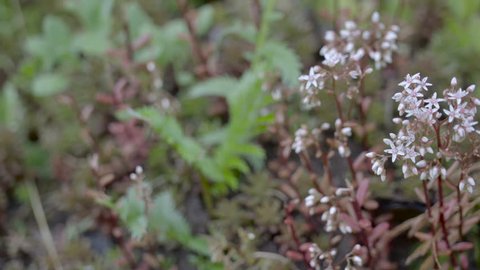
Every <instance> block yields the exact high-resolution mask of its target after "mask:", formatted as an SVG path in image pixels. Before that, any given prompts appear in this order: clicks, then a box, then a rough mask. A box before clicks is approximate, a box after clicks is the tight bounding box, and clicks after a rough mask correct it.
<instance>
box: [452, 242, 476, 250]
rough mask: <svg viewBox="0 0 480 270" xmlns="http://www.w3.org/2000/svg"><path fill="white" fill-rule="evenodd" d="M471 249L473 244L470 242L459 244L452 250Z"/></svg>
mask: <svg viewBox="0 0 480 270" xmlns="http://www.w3.org/2000/svg"><path fill="white" fill-rule="evenodd" d="M472 248H473V244H472V243H470V242H459V243H456V244H455V245H453V247H452V250H454V251H466V250H469V249H472Z"/></svg>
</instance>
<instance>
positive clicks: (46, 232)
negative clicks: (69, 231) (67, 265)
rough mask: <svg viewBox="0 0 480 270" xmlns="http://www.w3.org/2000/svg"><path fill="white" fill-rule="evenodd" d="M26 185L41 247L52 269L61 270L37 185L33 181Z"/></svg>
mask: <svg viewBox="0 0 480 270" xmlns="http://www.w3.org/2000/svg"><path fill="white" fill-rule="evenodd" d="M26 185H27V191H28V196H29V198H30V204H31V206H32V211H33V215H34V216H35V220H36V221H37V225H38V228H39V230H40V235H41V237H42V242H43V245H44V246H45V248H46V249H47V253H48V256H49V257H50V259H51V260H52V262H53V268H54V269H55V270H63V267H62V264H61V262H60V257H59V256H58V252H57V249H56V248H55V242H54V241H53V236H52V232H51V231H50V227H49V226H48V222H47V218H46V216H45V211H43V206H42V201H41V200H40V195H39V194H38V189H37V185H36V184H35V182H34V180H32V181H27V184H26Z"/></svg>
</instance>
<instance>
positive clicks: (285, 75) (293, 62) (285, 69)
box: [260, 42, 301, 87]
mask: <svg viewBox="0 0 480 270" xmlns="http://www.w3.org/2000/svg"><path fill="white" fill-rule="evenodd" d="M260 53H261V55H262V56H263V57H265V60H266V61H267V63H270V64H271V65H272V67H273V68H275V69H276V70H278V71H279V72H280V75H281V77H282V80H283V81H284V82H285V83H286V84H288V85H289V86H291V87H293V86H295V85H297V84H298V77H299V76H300V68H301V63H300V60H299V59H298V56H297V55H296V54H295V53H294V52H293V51H292V50H291V49H290V48H288V47H287V46H285V45H284V44H282V43H278V42H267V43H266V44H265V46H264V47H263V48H262V50H261V52H260Z"/></svg>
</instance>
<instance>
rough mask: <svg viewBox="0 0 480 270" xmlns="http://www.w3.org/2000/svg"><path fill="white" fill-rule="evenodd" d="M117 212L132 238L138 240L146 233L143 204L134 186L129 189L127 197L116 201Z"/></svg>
mask: <svg viewBox="0 0 480 270" xmlns="http://www.w3.org/2000/svg"><path fill="white" fill-rule="evenodd" d="M117 212H118V213H119V215H120V218H121V220H122V221H123V222H124V223H125V224H126V226H127V227H128V229H129V230H130V232H131V233H132V236H133V237H134V238H136V239H139V238H141V237H142V236H143V235H144V234H145V233H146V231H147V217H146V216H145V202H144V201H143V200H142V197H141V195H140V194H138V189H137V187H136V186H134V187H131V188H129V189H128V191H127V195H126V196H125V197H122V198H121V199H120V200H119V201H118V203H117Z"/></svg>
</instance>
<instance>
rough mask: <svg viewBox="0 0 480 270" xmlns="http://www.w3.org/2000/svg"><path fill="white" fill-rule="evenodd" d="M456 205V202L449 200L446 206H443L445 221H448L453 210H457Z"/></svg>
mask: <svg viewBox="0 0 480 270" xmlns="http://www.w3.org/2000/svg"><path fill="white" fill-rule="evenodd" d="M456 205H457V201H456V200H451V201H449V202H448V203H447V205H446V206H445V208H446V209H445V212H444V213H445V219H449V218H450V216H451V215H452V214H453V213H454V212H455V210H456V209H457V207H456Z"/></svg>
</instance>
